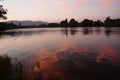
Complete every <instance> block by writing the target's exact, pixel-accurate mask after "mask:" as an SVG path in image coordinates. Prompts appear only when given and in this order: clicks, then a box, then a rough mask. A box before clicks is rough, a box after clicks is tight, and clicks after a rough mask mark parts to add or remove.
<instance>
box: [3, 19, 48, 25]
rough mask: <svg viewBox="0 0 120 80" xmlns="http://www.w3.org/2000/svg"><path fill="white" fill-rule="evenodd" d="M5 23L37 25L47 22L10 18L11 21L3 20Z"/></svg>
mask: <svg viewBox="0 0 120 80" xmlns="http://www.w3.org/2000/svg"><path fill="white" fill-rule="evenodd" d="M5 22H7V23H13V24H15V25H19V24H21V26H32V25H35V26H38V25H41V24H48V22H44V21H30V20H25V21H18V20H11V21H5Z"/></svg>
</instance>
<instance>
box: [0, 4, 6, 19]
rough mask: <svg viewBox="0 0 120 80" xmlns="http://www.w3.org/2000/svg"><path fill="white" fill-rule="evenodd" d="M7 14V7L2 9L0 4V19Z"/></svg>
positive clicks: (4, 17)
mask: <svg viewBox="0 0 120 80" xmlns="http://www.w3.org/2000/svg"><path fill="white" fill-rule="evenodd" d="M6 14H7V9H4V8H3V6H2V5H0V19H7V17H6V16H5V15H6Z"/></svg>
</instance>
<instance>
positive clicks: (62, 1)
mask: <svg viewBox="0 0 120 80" xmlns="http://www.w3.org/2000/svg"><path fill="white" fill-rule="evenodd" d="M35 1H39V4H40V5H45V4H49V6H50V7H54V9H60V10H63V11H73V10H75V9H78V8H79V7H82V6H85V5H87V4H88V0H67V1H66V0H35ZM49 6H48V7H49Z"/></svg>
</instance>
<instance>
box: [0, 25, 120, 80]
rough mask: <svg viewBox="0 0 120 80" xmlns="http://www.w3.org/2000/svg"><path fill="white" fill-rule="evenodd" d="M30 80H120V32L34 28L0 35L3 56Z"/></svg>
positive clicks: (102, 29) (115, 29)
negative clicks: (18, 65)
mask: <svg viewBox="0 0 120 80" xmlns="http://www.w3.org/2000/svg"><path fill="white" fill-rule="evenodd" d="M3 54H7V55H9V56H11V57H13V58H14V57H16V58H17V59H18V60H20V61H22V62H23V63H24V64H25V65H26V72H25V75H26V76H27V79H28V80H32V79H34V80H120V28H118V27H115V28H114V27H113V28H104V27H100V28H89V27H87V28H35V29H34V28H32V29H14V30H7V31H4V32H1V33H0V55H3Z"/></svg>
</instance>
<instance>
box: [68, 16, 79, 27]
mask: <svg viewBox="0 0 120 80" xmlns="http://www.w3.org/2000/svg"><path fill="white" fill-rule="evenodd" d="M69 26H70V27H77V26H78V22H77V21H76V20H75V19H74V18H73V19H71V20H70V22H69Z"/></svg>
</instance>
